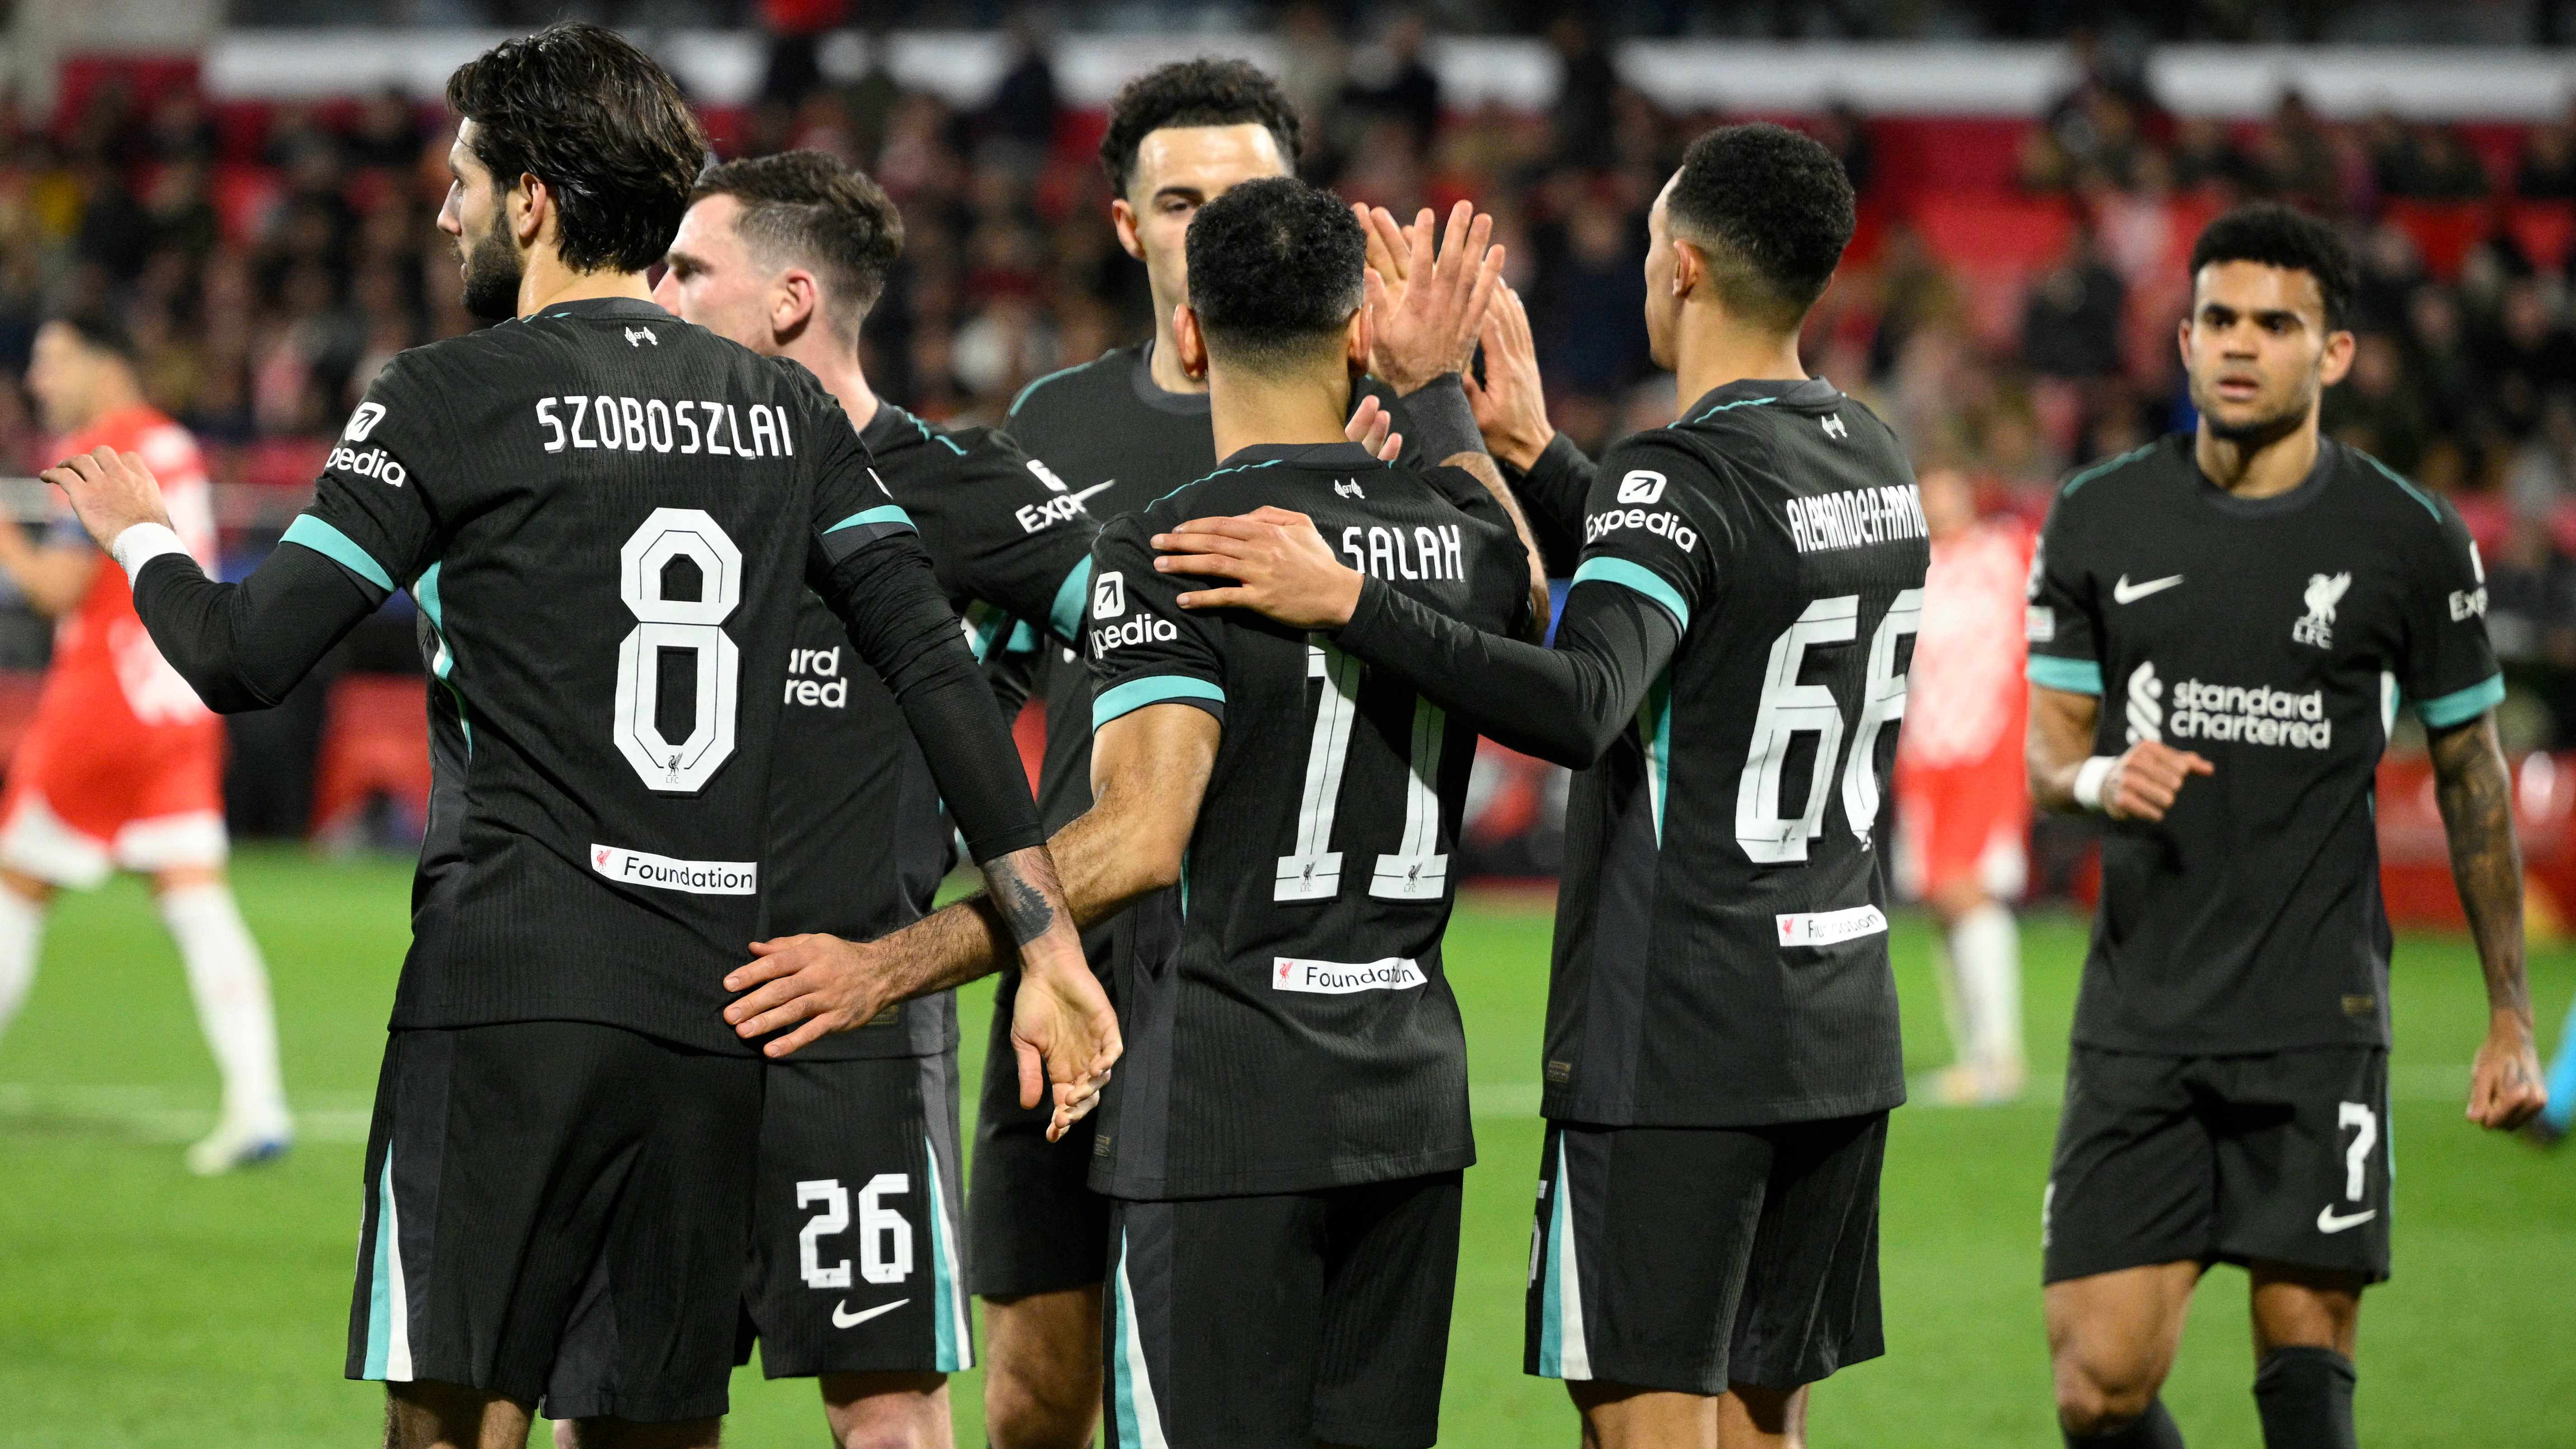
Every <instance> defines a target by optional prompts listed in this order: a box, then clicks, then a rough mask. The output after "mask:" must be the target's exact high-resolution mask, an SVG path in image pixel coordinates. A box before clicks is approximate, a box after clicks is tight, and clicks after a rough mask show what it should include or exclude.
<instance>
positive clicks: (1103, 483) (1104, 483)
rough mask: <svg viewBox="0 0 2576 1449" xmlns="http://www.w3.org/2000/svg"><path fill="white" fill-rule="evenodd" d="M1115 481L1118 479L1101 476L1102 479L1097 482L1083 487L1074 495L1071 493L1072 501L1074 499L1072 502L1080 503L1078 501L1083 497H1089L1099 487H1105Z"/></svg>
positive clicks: (1099, 488) (1097, 490)
mask: <svg viewBox="0 0 2576 1449" xmlns="http://www.w3.org/2000/svg"><path fill="white" fill-rule="evenodd" d="M1117 481H1118V480H1117V479H1115V478H1103V479H1101V480H1100V481H1099V482H1097V483H1094V484H1092V485H1091V486H1090V487H1088V488H1085V489H1083V490H1082V491H1081V492H1079V493H1076V494H1075V495H1073V501H1074V502H1076V503H1080V502H1082V501H1083V500H1084V499H1086V498H1089V497H1090V496H1091V495H1092V494H1094V493H1097V492H1099V491H1100V490H1101V489H1103V488H1106V487H1108V486H1109V485H1110V484H1112V483H1115V482H1117Z"/></svg>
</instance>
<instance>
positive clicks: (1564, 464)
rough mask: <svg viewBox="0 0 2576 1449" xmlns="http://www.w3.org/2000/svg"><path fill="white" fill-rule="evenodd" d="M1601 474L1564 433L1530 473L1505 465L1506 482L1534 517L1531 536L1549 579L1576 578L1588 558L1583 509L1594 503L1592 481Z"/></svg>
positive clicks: (1550, 446) (1531, 518)
mask: <svg viewBox="0 0 2576 1449" xmlns="http://www.w3.org/2000/svg"><path fill="white" fill-rule="evenodd" d="M1599 472H1600V468H1599V465H1598V464H1596V463H1594V462H1593V461H1592V460H1591V459H1590V458H1587V457H1585V456H1584V455H1583V450H1582V449H1581V448H1578V447H1576V446H1574V440H1573V439H1572V438H1569V437H1567V436H1566V435H1565V434H1563V433H1559V434H1557V435H1556V436H1555V437H1553V438H1551V439H1549V440H1548V444H1547V450H1546V451H1545V452H1543V453H1541V454H1539V455H1538V461H1537V462H1535V463H1533V464H1531V465H1530V467H1529V471H1527V472H1523V471H1521V470H1520V469H1518V468H1514V467H1512V466H1511V465H1510V464H1508V463H1506V464H1504V465H1503V478H1504V481H1505V482H1507V483H1509V484H1511V486H1512V493H1513V495H1514V496H1515V497H1517V498H1519V499H1520V501H1521V511H1522V512H1523V513H1525V514H1527V515H1528V516H1529V524H1530V532H1531V533H1532V534H1533V535H1535V536H1536V537H1537V539H1538V549H1539V554H1540V556H1541V559H1542V560H1543V561H1544V562H1545V563H1546V564H1547V576H1548V577H1549V578H1552V579H1562V578H1569V577H1571V576H1572V575H1573V573H1574V566H1575V565H1576V564H1577V563H1579V562H1580V561H1581V560H1582V555H1583V510H1584V507H1585V505H1586V504H1588V503H1589V502H1590V501H1591V498H1592V482H1593V479H1594V478H1595V477H1597V476H1598V475H1599Z"/></svg>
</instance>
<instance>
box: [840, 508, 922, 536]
mask: <svg viewBox="0 0 2576 1449" xmlns="http://www.w3.org/2000/svg"><path fill="white" fill-rule="evenodd" d="M871 523H900V524H902V525H903V526H904V527H906V528H910V529H912V531H913V532H915V533H919V532H920V531H921V530H920V529H918V528H915V527H913V522H912V515H911V514H909V513H906V512H904V511H903V510H902V509H901V508H898V507H896V506H895V505H894V504H891V503H889V504H886V505H885V506H883V507H881V508H871V509H869V510H867V511H866V512H864V513H853V514H851V515H850V516H849V517H847V518H844V519H842V520H841V521H840V522H838V523H835V524H833V525H832V526H831V527H829V528H827V529H824V530H823V531H824V532H825V533H838V532H840V531H841V530H842V529H845V528H865V527H867V526H868V525H869V524H871Z"/></svg>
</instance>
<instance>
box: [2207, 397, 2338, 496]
mask: <svg viewBox="0 0 2576 1449" xmlns="http://www.w3.org/2000/svg"><path fill="white" fill-rule="evenodd" d="M2319 446H2321V445H2320V444H2319V442H2318V439H2317V415H2316V410H2315V409H2313V408H2311V409H2310V410H2309V411H2308V417H2307V421H2306V422H2304V423H2302V424H2301V425H2300V426H2298V427H2295V428H2292V429H2291V430H2290V431H2288V432H2286V433H2283V434H2281V435H2280V436H2278V437H2273V438H2248V439H2234V438H2222V437H2219V436H2218V435H2217V434H2215V433H2213V432H2211V431H2210V430H2209V419H2207V418H2202V419H2201V420H2200V431H2199V432H2198V433H2197V434H2196V435H2194V437H2193V438H2192V443H2191V457H2192V461H2193V462H2194V463H2197V464H2199V465H2200V472H2201V476H2203V477H2205V478H2207V479H2208V480H2209V481H2210V482H2212V483H2215V484H2217V485H2218V486H2219V487H2221V488H2224V489H2226V490H2227V491H2228V492H2229V493H2232V494H2234V495H2235V496H2236V497H2239V498H2272V497H2277V496H2279V495H2280V494H2283V493H2287V492H2289V491H2290V490H2291V489H2293V488H2296V487H2298V486H2299V485H2300V484H2301V483H2304V482H2306V481H2307V479H2308V474H2309V473H2311V472H2313V471H2314V470H2315V468H2316V466H2317V449H2318V448H2319Z"/></svg>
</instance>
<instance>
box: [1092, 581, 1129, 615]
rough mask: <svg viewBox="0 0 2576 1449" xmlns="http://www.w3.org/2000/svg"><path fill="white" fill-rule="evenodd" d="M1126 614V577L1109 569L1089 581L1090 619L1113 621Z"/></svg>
mask: <svg viewBox="0 0 2576 1449" xmlns="http://www.w3.org/2000/svg"><path fill="white" fill-rule="evenodd" d="M1126 612H1127V575H1126V574H1124V573H1122V572H1120V571H1119V570H1117V569H1111V570H1110V571H1109V572H1107V573H1105V574H1102V575H1101V576H1100V577H1098V578H1096V579H1093V580H1092V581H1091V617H1093V618H1094V619H1115V618H1117V617H1118V616H1119V615H1121V614H1124V613H1126Z"/></svg>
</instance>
